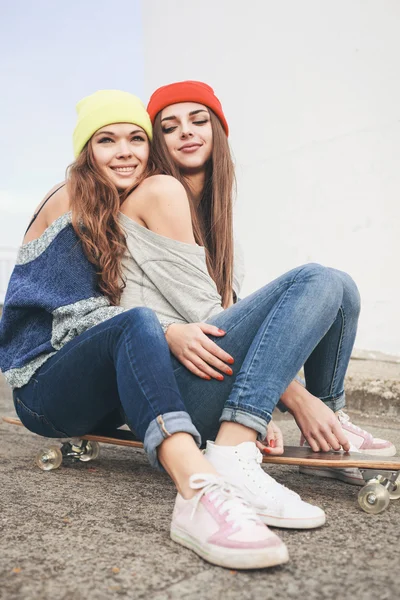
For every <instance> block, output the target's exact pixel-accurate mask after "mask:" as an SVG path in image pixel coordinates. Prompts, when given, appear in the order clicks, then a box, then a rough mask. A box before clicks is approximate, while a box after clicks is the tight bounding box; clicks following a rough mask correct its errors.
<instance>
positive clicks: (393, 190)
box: [142, 0, 400, 354]
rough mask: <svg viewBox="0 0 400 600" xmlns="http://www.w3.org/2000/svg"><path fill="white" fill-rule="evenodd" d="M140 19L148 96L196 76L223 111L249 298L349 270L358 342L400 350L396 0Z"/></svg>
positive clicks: (255, 2)
mask: <svg viewBox="0 0 400 600" xmlns="http://www.w3.org/2000/svg"><path fill="white" fill-rule="evenodd" d="M142 13H143V22H144V35H143V37H144V58H145V70H144V71H145V90H146V92H147V97H148V96H149V95H150V93H151V92H152V91H153V90H154V89H155V88H156V87H158V86H160V85H162V84H165V83H170V82H172V81H179V80H182V79H200V80H203V81H206V82H207V83H209V84H211V85H212V86H213V87H214V89H215V90H216V93H217V95H218V96H219V97H220V99H221V100H222V102H223V106H224V110H225V113H226V116H227V119H228V122H229V124H230V127H231V137H230V140H231V144H232V148H233V151H234V155H235V158H236V163H237V175H238V200H237V205H236V212H237V227H236V229H237V231H238V232H239V234H240V237H241V238H242V241H243V245H244V249H245V254H246V263H247V278H246V284H245V289H244V292H245V293H248V292H250V291H253V290H254V289H257V288H258V287H260V286H261V285H263V283H265V282H266V281H268V280H270V279H272V278H273V277H275V276H277V275H278V274H280V273H282V272H284V271H285V270H288V269H290V268H292V267H294V266H296V265H299V264H302V263H304V262H308V261H317V262H321V263H323V264H326V265H331V266H334V267H336V268H339V269H343V270H346V271H348V272H349V273H350V274H351V275H352V276H353V277H354V279H355V280H356V281H357V283H358V285H359V288H360V291H361V295H362V301H363V310H362V316H361V320H360V328H359V334H358V338H357V341H356V346H357V347H358V348H364V349H371V350H380V351H382V352H388V353H393V354H400V318H399V308H400V269H399V263H400V242H399V231H400V225H399V224H400V194H399V192H400V35H399V31H400V2H398V1H397V0H379V1H378V0H374V1H373V0H301V1H300V0H279V1H278V0H247V1H246V2H243V1H240V2H239V1H237V0H214V1H210V0H202V2H200V3H198V2H188V1H187V0H175V1H173V0H171V1H169V2H165V0H144V2H142ZM146 99H147V98H146Z"/></svg>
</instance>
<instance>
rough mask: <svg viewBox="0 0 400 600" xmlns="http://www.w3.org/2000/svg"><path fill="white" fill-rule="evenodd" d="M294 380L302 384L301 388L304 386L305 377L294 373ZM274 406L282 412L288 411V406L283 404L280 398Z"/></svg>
mask: <svg viewBox="0 0 400 600" xmlns="http://www.w3.org/2000/svg"><path fill="white" fill-rule="evenodd" d="M294 381H297V382H298V383H299V384H300V385H302V386H303V388H305V387H306V382H305V379H303V378H302V377H300V375H296V377H295V378H294ZM276 408H278V409H279V410H280V411H281V412H283V413H285V412H287V411H288V407H287V406H286V405H285V404H283V402H282V400H279V402H278V404H277V405H276Z"/></svg>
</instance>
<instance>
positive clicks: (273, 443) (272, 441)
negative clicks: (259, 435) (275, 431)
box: [269, 440, 275, 448]
mask: <svg viewBox="0 0 400 600" xmlns="http://www.w3.org/2000/svg"><path fill="white" fill-rule="evenodd" d="M269 445H270V446H271V448H275V440H271V441H270V443H269Z"/></svg>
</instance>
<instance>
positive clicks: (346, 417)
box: [338, 410, 368, 434]
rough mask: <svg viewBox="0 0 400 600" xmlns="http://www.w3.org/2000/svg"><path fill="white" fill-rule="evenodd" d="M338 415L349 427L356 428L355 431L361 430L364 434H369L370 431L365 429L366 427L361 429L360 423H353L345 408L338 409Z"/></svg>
mask: <svg viewBox="0 0 400 600" xmlns="http://www.w3.org/2000/svg"><path fill="white" fill-rule="evenodd" d="M338 417H339V421H345V422H346V424H347V426H348V427H351V428H352V429H354V430H355V431H359V432H361V433H362V434H367V433H368V432H367V431H365V429H361V427H358V425H354V423H352V422H351V421H350V417H349V415H348V414H347V413H345V412H344V411H343V410H339V411H338Z"/></svg>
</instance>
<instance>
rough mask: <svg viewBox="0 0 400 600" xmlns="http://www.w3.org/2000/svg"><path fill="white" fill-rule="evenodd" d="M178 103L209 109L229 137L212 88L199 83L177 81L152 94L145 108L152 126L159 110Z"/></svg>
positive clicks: (223, 116) (219, 105)
mask: <svg viewBox="0 0 400 600" xmlns="http://www.w3.org/2000/svg"><path fill="white" fill-rule="evenodd" d="M179 102H198V103H199V104H204V106H207V107H208V108H211V110H212V111H213V112H214V113H215V114H216V115H217V117H218V118H219V120H220V121H221V124H222V127H223V128H224V130H225V133H226V135H227V136H228V135H229V127H228V123H227V122H226V119H225V115H224V113H223V110H222V106H221V102H220V101H219V100H218V98H217V96H216V95H215V94H214V90H213V89H212V87H210V86H209V85H207V84H206V83H202V82H201V81H179V82H177V83H171V84H170V85H164V86H163V87H160V88H158V89H157V90H156V91H155V92H154V93H153V94H152V96H151V98H150V101H149V104H148V106H147V112H148V113H149V115H150V119H151V122H152V123H153V125H154V119H155V118H156V116H157V114H158V113H159V112H160V110H163V109H164V108H165V107H166V106H170V105H171V104H178V103H179Z"/></svg>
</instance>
